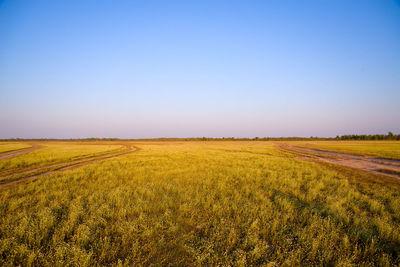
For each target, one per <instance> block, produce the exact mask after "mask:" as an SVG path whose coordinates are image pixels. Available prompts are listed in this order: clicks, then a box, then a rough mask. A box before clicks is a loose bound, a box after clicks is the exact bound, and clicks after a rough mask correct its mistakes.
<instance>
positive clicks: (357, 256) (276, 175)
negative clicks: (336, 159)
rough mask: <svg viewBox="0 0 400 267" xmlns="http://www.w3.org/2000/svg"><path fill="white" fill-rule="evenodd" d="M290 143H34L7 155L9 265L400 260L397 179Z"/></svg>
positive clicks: (382, 147)
mask: <svg viewBox="0 0 400 267" xmlns="http://www.w3.org/2000/svg"><path fill="white" fill-rule="evenodd" d="M282 144H284V143H283V142H261V141H253V142H251V141H249V142H238V141H237V142H227V141H219V142H211V141H210V142H200V141H198V142H179V141H177V142H122V141H119V142H80V143H77V142H39V143H38V145H41V146H43V147H42V148H41V149H38V150H35V151H33V152H30V153H27V154H24V155H20V156H17V157H13V158H9V159H3V160H0V171H1V172H0V183H1V185H2V186H1V185H0V213H1V216H0V265H3V266H5V265H19V264H20V265H51V266H54V265H68V264H69V265H83V266H92V265H120V264H125V265H145V266H147V265H151V264H154V265H174V266H182V265H184V266H202V265H267V264H269V265H270V266H275V265H293V266H297V265H340V266H351V265H381V266H391V265H399V264H400V179H399V178H395V177H391V176H387V175H384V174H377V173H373V172H369V171H368V170H359V169H356V168H350V167H346V166H341V165H337V164H333V163H330V162H322V161H310V160H307V159H304V156H303V155H300V153H297V152H296V151H291V150H289V149H282ZM399 144H400V143H399V142H395V141H394V142H374V141H369V142H355V141H352V142H347V141H346V142H333V141H332V142H331V141H329V142H325V141H324V142H309V141H305V142H286V143H285V145H287V146H292V147H309V148H317V149H326V150H331V151H336V149H337V151H340V152H349V153H354V154H359V155H369V156H379V157H386V158H392V159H395V158H397V156H396V155H400V146H399ZM23 145H25V144H23ZM133 148H135V149H133ZM342 149H343V150H342ZM0 155H1V154H0ZM102 155H103V156H102ZM310 158H312V155H310ZM54 164H60V165H57V166H64V167H57V168H55V167H54V166H55V165H54ZM73 164H75V165H73ZM68 166H69V167H68ZM70 167H73V168H70ZM30 169H34V170H33V171H29V170H30ZM37 169H40V170H39V171H38V170H37ZM10 175H11V176H10ZM33 175H34V177H33ZM5 177H8V178H5ZM10 177H11V178H10ZM29 177H32V179H28V178H29ZM1 181H3V182H1ZM16 181H20V182H19V183H15V182H16ZM10 183H12V184H10Z"/></svg>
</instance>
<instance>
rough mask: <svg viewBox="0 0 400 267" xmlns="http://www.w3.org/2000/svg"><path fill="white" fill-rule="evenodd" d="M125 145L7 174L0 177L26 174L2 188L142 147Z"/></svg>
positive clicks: (1, 185)
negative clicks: (101, 152)
mask: <svg viewBox="0 0 400 267" xmlns="http://www.w3.org/2000/svg"><path fill="white" fill-rule="evenodd" d="M123 145H124V146H125V150H124V151H118V152H111V153H107V154H102V155H98V156H92V157H88V158H85V159H79V160H75V161H69V162H61V163H56V164H50V165H46V166H42V167H39V168H35V169H31V170H28V171H23V172H20V173H14V174H12V175H7V176H3V177H0V178H1V179H3V180H7V178H11V177H12V176H14V175H18V174H25V175H24V176H23V177H22V178H20V179H17V180H15V181H11V182H6V183H3V184H0V189H3V188H5V187H9V186H12V185H16V184H19V183H23V182H27V181H31V180H34V179H36V178H38V177H41V176H47V175H50V174H53V173H55V172H60V171H65V170H70V169H74V168H78V167H81V166H85V165H88V164H91V163H94V162H97V161H101V160H105V159H110V158H115V157H119V156H123V155H126V154H130V153H133V152H137V151H139V150H140V148H138V147H135V146H131V145H125V144H123ZM49 168H51V169H50V170H49ZM38 172H40V173H39V174H38Z"/></svg>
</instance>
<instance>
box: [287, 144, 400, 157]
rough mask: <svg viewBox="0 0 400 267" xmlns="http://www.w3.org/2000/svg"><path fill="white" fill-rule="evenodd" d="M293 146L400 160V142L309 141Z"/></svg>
mask: <svg viewBox="0 0 400 267" xmlns="http://www.w3.org/2000/svg"><path fill="white" fill-rule="evenodd" d="M293 144H294V145H298V146H300V147H308V148H314V149H322V150H327V151H336V152H343V153H353V154H357V155H362V156H373V157H381V158H387V159H398V160H400V142H398V141H372V142H371V141H307V142H299V143H297V142H293Z"/></svg>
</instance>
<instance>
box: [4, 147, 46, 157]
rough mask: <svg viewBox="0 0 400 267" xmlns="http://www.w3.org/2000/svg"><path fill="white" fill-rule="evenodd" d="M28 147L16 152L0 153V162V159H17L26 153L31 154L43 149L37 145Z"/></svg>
mask: <svg viewBox="0 0 400 267" xmlns="http://www.w3.org/2000/svg"><path fill="white" fill-rule="evenodd" d="M30 145H32V146H31V147H28V148H22V149H18V150H13V151H8V152H3V153H1V154H0V160H1V159H9V158H13V157H18V156H21V155H23V154H26V153H29V152H33V151H35V150H38V149H42V148H44V146H41V145H38V144H30Z"/></svg>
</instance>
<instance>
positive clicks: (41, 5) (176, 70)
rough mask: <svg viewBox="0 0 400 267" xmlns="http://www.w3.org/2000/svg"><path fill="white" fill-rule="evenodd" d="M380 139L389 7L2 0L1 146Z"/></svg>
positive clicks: (390, 56) (395, 94)
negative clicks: (17, 142)
mask: <svg viewBox="0 0 400 267" xmlns="http://www.w3.org/2000/svg"><path fill="white" fill-rule="evenodd" d="M388 131H393V132H395V133H398V132H400V1H398V0H396V1H395V0H375V1H369V0H354V1H348V0H343V1H341V0H331V1H329V0H319V1H317V0H315V1H302V0H293V1H284V0H276V1H272V0H271V1H269V0H265V1H244V0H243V1H219V0H214V1H200V0H199V1H147V0H146V1H144V0H143V1H89V0H85V1H71V0H68V1H53V0H49V1H40V0H38V1H30V0H26V1H19V0H3V1H1V0H0V138H8V137H21V138H39V137H43V138H50V137H53V138H77V137H120V138H142V137H195V136H212V137H222V136H235V137H255V136H259V137H263V136H311V135H312V136H336V135H341V134H348V133H366V134H368V133H386V132H388Z"/></svg>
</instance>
